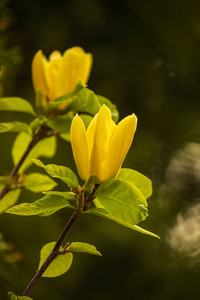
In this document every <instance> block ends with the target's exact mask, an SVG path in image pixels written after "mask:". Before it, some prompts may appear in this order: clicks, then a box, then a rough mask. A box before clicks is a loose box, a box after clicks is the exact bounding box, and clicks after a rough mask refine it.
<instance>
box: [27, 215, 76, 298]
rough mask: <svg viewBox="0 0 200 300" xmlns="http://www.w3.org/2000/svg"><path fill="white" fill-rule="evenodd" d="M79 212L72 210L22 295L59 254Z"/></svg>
mask: <svg viewBox="0 0 200 300" xmlns="http://www.w3.org/2000/svg"><path fill="white" fill-rule="evenodd" d="M80 216H81V214H80V213H78V212H74V213H73V215H72V216H71V218H70V220H69V222H68V223H67V225H66V227H65V228H64V230H63V232H62V233H61V235H60V237H59V239H58V240H57V242H56V244H55V246H54V248H53V250H52V251H51V253H50V254H49V256H48V257H47V259H46V260H45V262H44V263H43V264H42V266H41V267H40V269H39V270H38V271H37V272H36V274H35V276H34V277H33V278H32V280H31V281H30V283H29V284H28V286H27V287H26V289H25V291H24V292H23V294H22V296H29V294H30V292H31V291H32V289H33V288H34V286H35V285H36V284H37V282H38V280H39V279H40V278H41V277H42V275H43V273H44V272H45V271H46V269H47V268H48V266H49V265H50V264H51V263H52V261H53V260H54V259H55V258H56V257H57V256H58V255H60V254H61V253H60V251H59V249H60V246H61V245H62V243H63V241H64V240H65V238H66V237H67V235H68V233H69V232H70V230H71V228H72V227H73V226H74V224H75V223H76V222H77V221H78V219H79V218H80Z"/></svg>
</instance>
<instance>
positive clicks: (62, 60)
mask: <svg viewBox="0 0 200 300" xmlns="http://www.w3.org/2000/svg"><path fill="white" fill-rule="evenodd" d="M91 67H92V54H90V53H85V51H84V50H83V49H82V48H80V47H73V48H70V49H68V50H66V51H65V52H64V54H63V56H62V54H61V53H60V52H59V51H54V52H52V53H51V55H50V56H49V60H47V58H46V57H45V56H44V55H43V53H42V50H39V51H38V52H37V53H36V54H35V56H34V58H33V62H32V78H33V86H34V89H35V90H37V89H38V88H40V89H41V91H42V94H43V95H44V96H45V98H46V99H47V101H54V100H55V99H56V98H58V97H60V96H62V95H65V94H68V93H69V92H71V91H73V90H74V88H75V86H76V84H77V83H78V81H79V80H81V82H82V83H83V84H86V83H87V81H88V78H89V75H90V71H91Z"/></svg>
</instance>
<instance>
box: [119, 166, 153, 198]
mask: <svg viewBox="0 0 200 300" xmlns="http://www.w3.org/2000/svg"><path fill="white" fill-rule="evenodd" d="M117 178H120V179H123V180H126V181H128V182H131V183H132V184H134V185H135V186H136V187H137V188H138V189H139V190H140V191H141V192H142V194H143V195H144V197H145V198H146V199H147V198H148V197H150V196H151V194H152V184H151V180H150V179H149V178H147V177H146V176H144V175H143V174H141V173H139V172H137V171H135V170H131V169H125V168H122V169H121V170H120V172H119V174H118V175H117Z"/></svg>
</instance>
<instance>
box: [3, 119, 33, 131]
mask: <svg viewBox="0 0 200 300" xmlns="http://www.w3.org/2000/svg"><path fill="white" fill-rule="evenodd" d="M9 131H10V132H21V131H23V132H27V133H28V134H31V130H30V127H29V125H28V124H26V123H22V122H18V121H16V122H8V123H0V132H9Z"/></svg>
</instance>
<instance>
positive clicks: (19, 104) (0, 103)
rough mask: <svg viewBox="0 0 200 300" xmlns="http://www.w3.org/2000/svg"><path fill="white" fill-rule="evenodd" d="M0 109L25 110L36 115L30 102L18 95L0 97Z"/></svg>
mask: <svg viewBox="0 0 200 300" xmlns="http://www.w3.org/2000/svg"><path fill="white" fill-rule="evenodd" d="M0 110H2V111H18V112H25V113H28V114H31V115H33V116H36V113H35V112H34V110H33V108H32V106H31V104H30V103H29V102H28V101H27V100H25V99H22V98H18V97H12V98H0Z"/></svg>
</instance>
